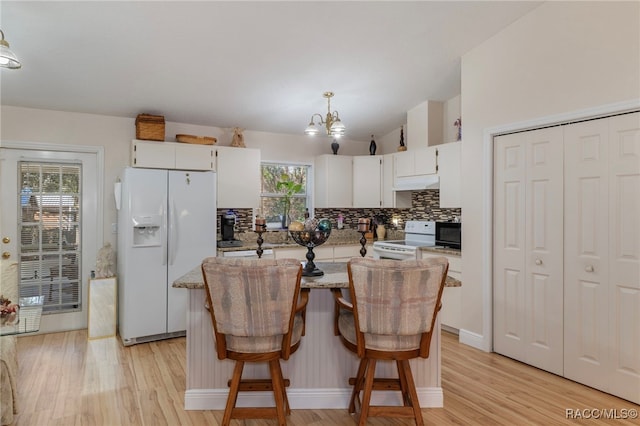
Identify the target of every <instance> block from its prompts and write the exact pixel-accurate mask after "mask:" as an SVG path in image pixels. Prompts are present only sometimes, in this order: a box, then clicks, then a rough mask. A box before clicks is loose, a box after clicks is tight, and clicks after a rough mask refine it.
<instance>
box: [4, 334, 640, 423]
mask: <svg viewBox="0 0 640 426" xmlns="http://www.w3.org/2000/svg"><path fill="white" fill-rule="evenodd" d="M443 334H444V336H443V348H442V358H443V365H442V386H443V389H444V408H426V409H423V414H424V417H425V422H426V423H427V424H430V425H562V424H573V425H576V424H589V425H599V424H615V425H638V424H639V423H640V421H639V420H637V419H635V420H609V421H608V422H607V421H603V420H593V419H590V420H572V419H567V418H566V414H565V410H566V409H592V408H596V409H617V410H618V412H619V413H620V412H622V411H621V410H622V409H638V408H639V407H638V406H637V405H635V404H632V403H630V402H628V401H625V400H622V399H619V398H615V397H613V396H610V395H607V394H605V393H602V392H599V391H597V390H594V389H591V388H588V387H586V386H583V385H580V384H577V383H574V382H571V381H569V380H565V379H563V378H561V377H558V376H555V375H553V374H549V373H545V372H543V371H540V370H538V369H536V368H533V367H530V366H527V365H524V364H521V363H519V362H516V361H513V360H511V359H509V358H505V357H503V356H500V355H496V354H491V353H485V352H482V351H478V350H475V349H473V348H470V347H468V346H465V345H461V344H459V343H458V341H457V336H454V335H452V334H449V333H446V332H445V333H443ZM303 344H304V342H303ZM294 356H295V355H294ZM18 357H19V358H18V359H19V365H20V367H19V377H18V386H19V403H20V414H19V415H18V416H17V420H16V423H15V424H16V425H34V426H43V425H64V426H69V425H114V426H115V425H149V426H151V425H153V426H155V425H180V426H182V425H184V426H187V425H211V426H215V425H218V424H220V422H221V420H222V411H185V410H183V408H182V407H183V400H184V390H185V339H184V338H177V339H171V340H165V341H161V342H154V343H146V344H140V345H135V346H131V347H126V348H125V347H123V346H122V344H121V343H120V341H119V340H116V339H115V338H109V339H102V340H93V341H87V332H86V330H80V331H71V332H65V333H55V334H47V335H40V336H23V337H20V338H19V339H18ZM354 373H355V372H354ZM288 422H289V423H288V424H289V425H291V426H303V425H304V426H319V425H328V426H329V425H330V426H333V425H353V424H354V422H353V420H352V419H351V417H350V416H349V414H348V413H347V412H346V410H293V412H292V414H291V416H290V417H289V418H288ZM232 424H233V425H236V426H238V425H245V426H263V425H273V424H275V423H274V421H270V420H249V421H245V422H240V421H234V422H232ZM369 424H370V425H372V426H373V425H379V426H383V425H385V426H387V425H388V426H394V425H411V424H413V422H412V421H406V420H391V419H384V418H377V419H374V420H372V421H371V422H370V423H369Z"/></svg>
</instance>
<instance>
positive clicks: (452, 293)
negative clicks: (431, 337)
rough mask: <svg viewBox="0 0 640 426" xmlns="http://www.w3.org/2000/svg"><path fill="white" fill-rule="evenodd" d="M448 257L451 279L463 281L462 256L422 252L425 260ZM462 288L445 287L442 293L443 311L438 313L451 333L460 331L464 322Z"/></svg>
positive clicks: (442, 322)
mask: <svg viewBox="0 0 640 426" xmlns="http://www.w3.org/2000/svg"><path fill="white" fill-rule="evenodd" d="M442 256H443V257H446V258H447V259H448V260H449V272H448V275H449V276H450V277H451V278H455V279H457V280H462V258H461V257H460V256H453V255H445V254H438V253H429V252H426V251H424V250H422V251H421V257H422V258H423V259H426V258H429V257H442ZM461 303H462V287H445V288H444V291H443V292H442V310H441V311H440V312H439V313H438V315H439V316H440V324H441V325H443V326H445V329H446V327H449V328H451V329H455V330H451V331H457V330H459V329H460V323H461V321H462V308H461V307H460V304H461Z"/></svg>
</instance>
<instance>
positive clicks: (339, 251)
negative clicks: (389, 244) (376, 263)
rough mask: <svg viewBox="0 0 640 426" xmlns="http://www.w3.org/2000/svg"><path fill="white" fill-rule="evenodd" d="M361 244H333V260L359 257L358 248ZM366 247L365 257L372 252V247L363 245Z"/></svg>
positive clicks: (346, 260)
mask: <svg viewBox="0 0 640 426" xmlns="http://www.w3.org/2000/svg"><path fill="white" fill-rule="evenodd" d="M361 248H362V245H360V244H349V245H340V246H333V261H334V262H348V261H349V260H351V258H354V257H360V249H361ZM365 248H366V249H367V257H369V255H371V254H372V253H373V249H372V247H371V245H370V244H369V245H368V246H366V245H365Z"/></svg>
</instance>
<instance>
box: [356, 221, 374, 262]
mask: <svg viewBox="0 0 640 426" xmlns="http://www.w3.org/2000/svg"><path fill="white" fill-rule="evenodd" d="M370 223H371V221H370V220H369V219H367V218H360V219H358V232H359V233H361V234H362V238H360V245H362V248H361V249H360V256H362V257H365V256H366V255H367V248H366V247H365V246H366V245H367V238H366V237H365V234H366V233H367V232H369V225H370Z"/></svg>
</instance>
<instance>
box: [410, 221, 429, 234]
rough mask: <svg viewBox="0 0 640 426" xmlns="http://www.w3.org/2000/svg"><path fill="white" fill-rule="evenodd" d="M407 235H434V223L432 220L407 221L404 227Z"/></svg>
mask: <svg viewBox="0 0 640 426" xmlns="http://www.w3.org/2000/svg"><path fill="white" fill-rule="evenodd" d="M404 232H405V233H409V234H433V235H435V234H436V223H435V222H434V221H432V220H409V221H407V223H406V224H405V226H404Z"/></svg>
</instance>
